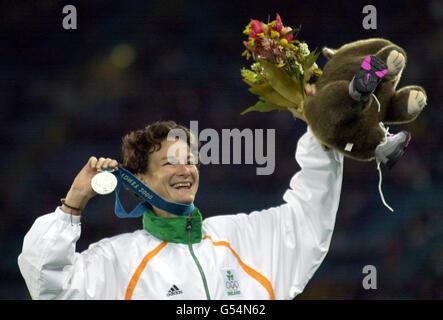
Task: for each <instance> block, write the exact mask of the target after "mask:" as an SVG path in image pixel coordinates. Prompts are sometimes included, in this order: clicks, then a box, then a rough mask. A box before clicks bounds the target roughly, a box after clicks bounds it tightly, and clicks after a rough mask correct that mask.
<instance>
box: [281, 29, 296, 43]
mask: <svg viewBox="0 0 443 320" xmlns="http://www.w3.org/2000/svg"><path fill="white" fill-rule="evenodd" d="M291 30H292V28H291V27H284V28H283V29H282V35H285V34H287V33H288V32H290V31H291ZM293 38H294V35H293V34H290V35H289V36H287V37H286V40H288V42H289V41H291V40H292V39H293Z"/></svg>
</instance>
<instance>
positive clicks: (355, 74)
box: [294, 38, 426, 168]
mask: <svg viewBox="0 0 443 320" xmlns="http://www.w3.org/2000/svg"><path fill="white" fill-rule="evenodd" d="M323 54H324V55H325V57H326V58H327V59H328V62H327V63H326V65H325V66H324V68H323V74H322V75H321V76H320V77H319V78H318V80H317V81H316V83H315V85H316V94H315V95H313V96H307V97H306V99H305V101H304V107H303V112H304V118H305V119H304V120H305V121H306V122H307V123H308V124H309V125H310V127H311V129H312V131H313V133H314V135H315V136H316V137H317V138H318V139H319V140H320V141H321V142H322V143H323V145H324V146H326V147H329V148H333V149H335V150H338V151H340V152H342V153H343V154H344V155H345V156H348V157H351V158H354V159H357V160H366V161H369V160H373V159H374V158H375V159H376V160H377V161H379V162H382V163H384V164H385V165H386V166H387V167H388V168H391V167H392V166H393V165H394V164H395V163H396V162H397V160H398V159H399V158H400V157H401V155H402V154H403V152H404V149H405V148H406V147H407V145H408V143H409V140H410V134H409V133H407V132H406V131H402V132H400V133H398V134H396V135H392V134H389V133H388V132H387V130H386V129H385V127H384V125H389V124H401V123H408V122H411V121H413V120H415V119H416V118H417V116H418V115H419V114H420V112H421V111H422V110H423V108H424V107H425V105H426V93H425V90H424V89H423V88H422V87H420V86H415V85H412V86H406V87H403V88H401V89H399V90H397V89H396V88H397V84H398V82H399V80H400V77H401V75H402V72H403V69H404V68H405V65H406V61H407V57H406V53H405V51H404V50H403V49H402V48H401V47H399V46H398V45H395V44H393V43H392V42H391V41H389V40H386V39H381V38H373V39H366V40H359V41H355V42H352V43H348V44H345V45H343V46H342V47H341V48H339V49H330V48H327V47H325V48H323ZM294 115H295V116H297V114H296V113H294Z"/></svg>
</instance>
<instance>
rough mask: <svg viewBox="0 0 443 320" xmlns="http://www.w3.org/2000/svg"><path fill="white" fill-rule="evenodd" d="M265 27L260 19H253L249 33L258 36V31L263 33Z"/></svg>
mask: <svg viewBox="0 0 443 320" xmlns="http://www.w3.org/2000/svg"><path fill="white" fill-rule="evenodd" d="M262 32H263V28H262V26H261V22H260V21H258V20H252V21H251V32H250V33H249V36H250V37H251V38H257V34H258V33H262Z"/></svg>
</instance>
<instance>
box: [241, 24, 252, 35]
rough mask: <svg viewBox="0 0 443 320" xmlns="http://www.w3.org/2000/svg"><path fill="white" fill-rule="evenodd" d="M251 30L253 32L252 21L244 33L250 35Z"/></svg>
mask: <svg viewBox="0 0 443 320" xmlns="http://www.w3.org/2000/svg"><path fill="white" fill-rule="evenodd" d="M250 32H251V23H250V22H249V23H248V25H247V26H246V28H245V30H243V33H244V34H246V35H249V33H250Z"/></svg>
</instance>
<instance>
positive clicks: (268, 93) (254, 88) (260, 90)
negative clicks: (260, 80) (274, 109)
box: [248, 83, 295, 108]
mask: <svg viewBox="0 0 443 320" xmlns="http://www.w3.org/2000/svg"><path fill="white" fill-rule="evenodd" d="M248 84H249V85H250V86H251V88H249V92H251V93H253V94H256V95H258V96H260V97H262V98H263V99H264V100H266V101H269V102H270V103H272V104H275V105H277V106H280V107H287V108H294V107H295V104H294V103H292V102H291V101H289V100H288V99H285V98H284V97H283V96H282V95H281V94H279V93H278V92H277V91H275V90H274V88H272V86H271V85H270V84H269V83H264V84H254V83H253V84H250V83H248Z"/></svg>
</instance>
